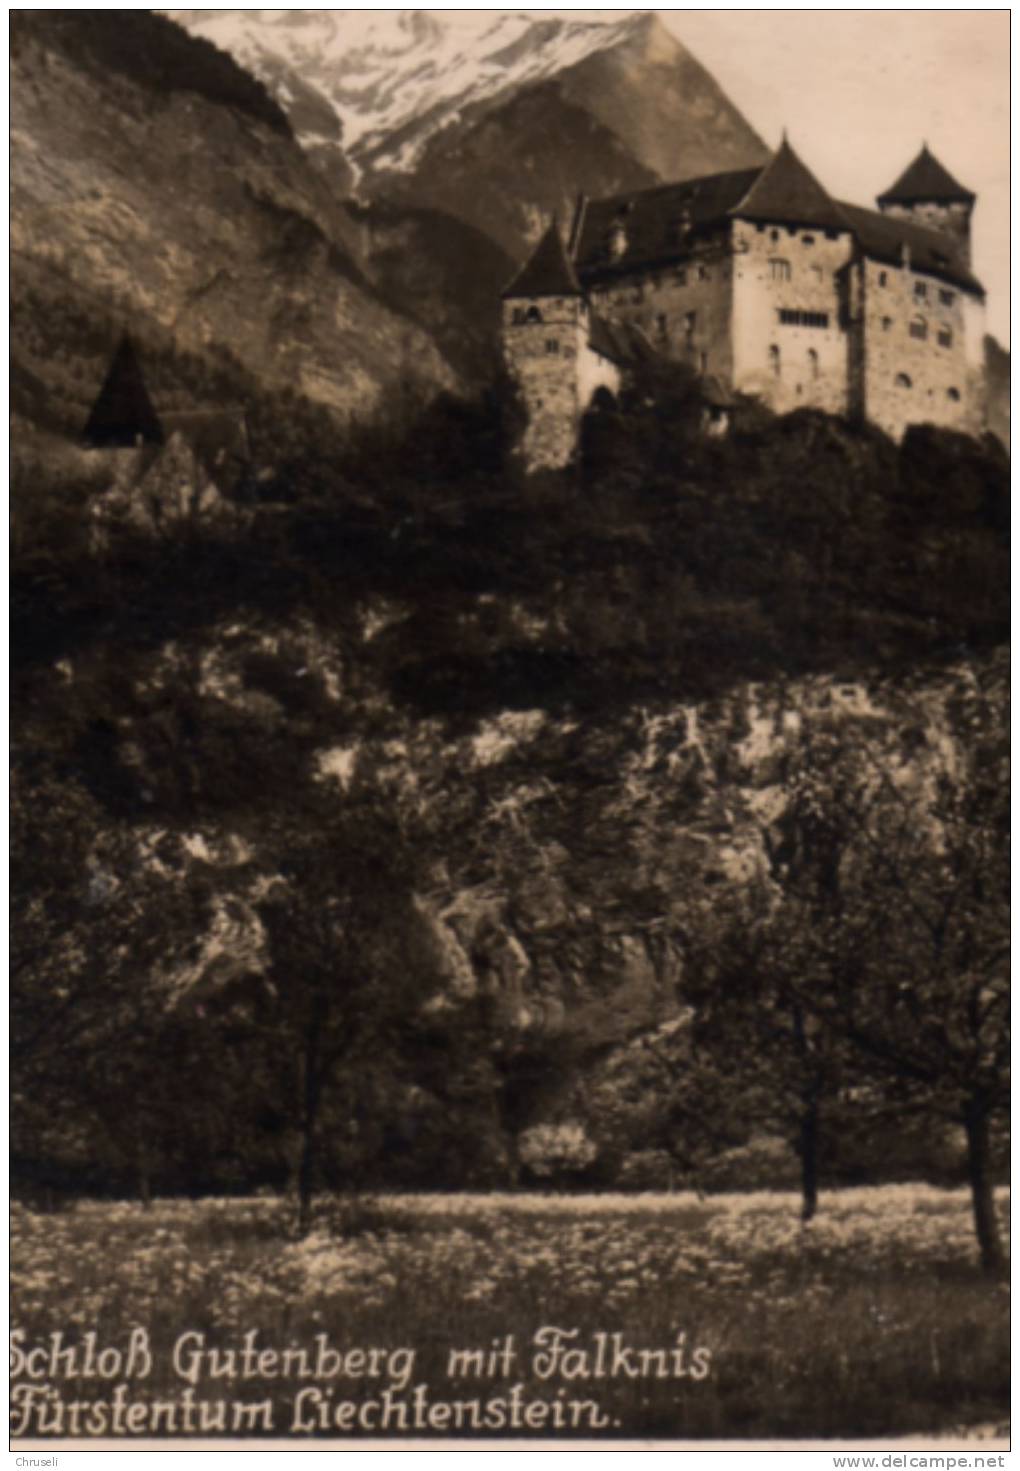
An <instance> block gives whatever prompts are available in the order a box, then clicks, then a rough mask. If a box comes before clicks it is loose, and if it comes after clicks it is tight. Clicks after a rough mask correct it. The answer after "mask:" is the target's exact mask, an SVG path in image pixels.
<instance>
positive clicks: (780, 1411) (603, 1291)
mask: <svg viewBox="0 0 1020 1471" xmlns="http://www.w3.org/2000/svg"><path fill="white" fill-rule="evenodd" d="M999 1206H1000V1209H1001V1211H1002V1214H1003V1216H1004V1217H1005V1213H1006V1210H1007V1208H1008V1199H1007V1198H1006V1196H1005V1195H1004V1194H1003V1195H1002V1197H1001V1198H1000V1200H999ZM292 1221H293V1211H292V1207H291V1205H290V1203H289V1202H287V1201H283V1200H277V1199H243V1200H242V1199H225V1200H202V1201H186V1202H185V1201H159V1202H156V1203H154V1204H153V1205H152V1207H151V1208H149V1209H147V1210H144V1209H142V1208H141V1207H140V1206H137V1205H134V1204H113V1203H99V1202H79V1203H77V1204H76V1205H75V1206H74V1207H72V1208H70V1209H68V1210H66V1211H64V1212H61V1213H58V1214H50V1215H43V1214H36V1213H33V1212H31V1211H28V1210H25V1209H22V1208H16V1210H15V1214H14V1223H13V1237H12V1277H13V1305H12V1323H13V1328H14V1330H15V1337H14V1338H13V1339H12V1342H13V1343H14V1345H15V1347H14V1349H12V1374H13V1379H14V1390H15V1391H18V1390H19V1386H20V1397H19V1396H18V1394H16V1395H15V1402H14V1403H15V1410H14V1412H13V1413H14V1424H13V1430H14V1434H15V1435H19V1434H20V1435H25V1436H32V1437H39V1436H47V1435H52V1436H66V1435H68V1434H70V1433H73V1432H74V1431H75V1430H77V1431H78V1432H79V1433H82V1434H85V1435H88V1434H106V1433H110V1432H111V1430H112V1431H113V1433H120V1434H135V1435H139V1434H153V1433H158V1434H167V1433H168V1434H172V1435H187V1434H198V1433H202V1432H204V1433H206V1434H209V1433H226V1434H229V1433H231V1432H233V1433H235V1434H236V1433H237V1432H238V1430H239V1429H240V1430H241V1431H243V1432H244V1433H250V1434H270V1433H272V1434H274V1435H277V1436H278V1435H281V1434H282V1435H306V1436H331V1437H340V1436H351V1435H363V1436H367V1435H371V1434H373V1433H376V1434H380V1433H381V1434H385V1435H401V1434H412V1433H413V1434H415V1435H416V1436H421V1435H423V1434H425V1435H427V1434H445V1435H449V1434H464V1435H471V1436H475V1437H477V1436H478V1435H479V1434H490V1435H492V1434H495V1435H506V1434H513V1435H529V1434H530V1435H536V1436H538V1437H539V1438H541V1437H548V1436H550V1435H557V1436H569V1435H577V1436H582V1435H583V1436H584V1437H585V1438H590V1437H591V1436H592V1435H593V1434H594V1435H599V1436H614V1435H615V1436H626V1437H638V1436H640V1437H645V1436H654V1437H657V1438H670V1439H694V1438H713V1439H727V1440H729V1439H742V1438H755V1439H761V1438H769V1437H784V1438H790V1437H804V1438H835V1437H839V1438H861V1437H879V1436H882V1437H884V1436H893V1435H918V1434H921V1435H923V1434H935V1433H946V1432H950V1431H957V1432H963V1431H964V1430H966V1429H967V1428H968V1427H971V1428H973V1427H977V1426H985V1427H988V1426H991V1427H993V1428H997V1427H1001V1426H1002V1424H1003V1422H1004V1421H1005V1417H1006V1414H1007V1410H1006V1406H1007V1404H1008V1363H1009V1352H1008V1348H1009V1322H1008V1309H1009V1302H1008V1296H1007V1290H1006V1289H1005V1288H1004V1286H1003V1285H1002V1284H997V1283H994V1282H990V1281H987V1280H985V1279H983V1278H982V1277H981V1275H980V1274H979V1271H978V1267H977V1263H976V1249H975V1244H974V1239H973V1228H972V1223H971V1218H970V1209H969V1202H968V1199H967V1197H966V1195H965V1193H964V1192H962V1191H939V1190H935V1189H931V1188H928V1187H917V1186H911V1187H904V1186H894V1187H881V1188H868V1189H858V1190H846V1191H842V1192H836V1193H832V1194H831V1195H828V1196H826V1197H825V1199H824V1201H823V1209H822V1211H821V1213H820V1214H819V1216H818V1217H817V1218H816V1219H815V1220H814V1221H812V1222H811V1224H810V1225H808V1226H802V1225H801V1224H800V1221H799V1218H798V1201H797V1199H796V1198H795V1197H794V1196H793V1195H786V1194H778V1193H768V1192H762V1193H751V1194H743V1195H732V1196H726V1195H717V1196H712V1197H710V1198H706V1199H699V1198H698V1197H696V1196H694V1195H686V1194H674V1195H662V1196H647V1195H635V1196H604V1195H599V1196H591V1197H581V1196H558V1197H557V1196H538V1195H532V1196H526V1195H512V1196H493V1195H490V1196H467V1195H458V1196H444V1197H438V1196H393V1195H388V1196H385V1197H375V1198H373V1199H371V1200H364V1199H359V1200H355V1201H350V1200H338V1199H332V1198H328V1199H323V1200H322V1201H321V1202H320V1206H319V1211H318V1218H317V1220H316V1223H315V1228H314V1230H313V1231H312V1233H311V1234H310V1235H308V1236H306V1237H305V1238H304V1239H302V1240H299V1239H297V1238H296V1237H295V1235H294V1233H293V1230H292ZM132 1334H134V1335H135V1337H134V1340H132V1338H131V1335H132ZM54 1335H56V1337H54ZM132 1342H133V1343H134V1348H133V1349H132V1352H131V1353H129V1352H128V1348H129V1345H130V1344H131V1343H132ZM313 1348H314V1350H315V1352H314V1353H313V1352H312V1350H313ZM135 1350H137V1352H135ZM33 1352H34V1357H33ZM104 1353H105V1354H106V1358H105V1359H104V1358H102V1355H103V1354H104ZM75 1354H77V1357H75ZM132 1354H133V1361H132ZM331 1354H332V1355H333V1357H332V1358H331V1357H330V1355H331ZM316 1355H318V1357H317V1358H316ZM457 1355H460V1357H457ZM118 1386H120V1387H119V1388H118ZM118 1394H119V1396H120V1400H119V1403H120V1409H119V1410H117V1408H116V1406H114V1407H113V1409H111V1408H110V1406H111V1404H112V1403H113V1400H114V1399H115V1398H116V1396H117V1395H118ZM182 1394H183V1395H184V1396H185V1398H186V1399H187V1400H188V1406H189V1408H188V1410H187V1413H185V1412H184V1411H183V1410H182V1408H181V1404H182ZM238 1399H243V1400H244V1401H245V1403H246V1404H247V1403H248V1402H251V1403H252V1404H253V1405H261V1406H262V1407H263V1408H262V1410H261V1411H257V1410H256V1409H251V1411H250V1412H249V1411H248V1410H243V1411H241V1412H236V1411H233V1409H232V1406H233V1402H234V1401H236V1400H238ZM157 1402H160V1403H161V1404H162V1406H163V1409H162V1410H160V1409H158V1408H157ZM71 1403H77V1404H78V1405H79V1409H78V1410H77V1411H76V1412H75V1414H76V1415H77V1420H76V1421H75V1423H73V1424H72V1423H71V1420H72V1418H73V1417H71V1415H70V1411H69V1410H68V1408H67V1407H68V1406H69V1405H70V1404H71ZM97 1405H99V1406H106V1408H105V1409H102V1410H100V1409H97V1408H96V1406H97ZM198 1405H203V1406H209V1407H210V1408H209V1409H208V1411H207V1412H206V1411H205V1410H203V1411H202V1412H201V1415H200V1414H199V1410H198V1409H197V1408H195V1407H196V1406H198ZM224 1405H225V1406H226V1409H220V1410H217V1409H216V1406H224ZM131 1406H135V1407H136V1410H137V1413H135V1411H133V1410H131V1408H130V1407H131ZM138 1406H142V1407H144V1408H137V1407H138ZM19 1407H20V1408H19ZM89 1407H91V1408H89ZM472 1407H474V1408H472ZM232 1413H233V1414H240V1415H241V1420H240V1424H238V1423H237V1422H236V1421H233V1422H232V1420H231V1418H230V1416H231V1414H232ZM19 1414H20V1416H21V1418H20V1420H19V1419H18V1418H17V1416H18V1415H19ZM132 1414H134V1419H133V1420H132V1419H131V1415H132ZM245 1415H247V1416H248V1418H247V1419H245V1418H244V1416H245ZM118 1416H119V1417H120V1418H119V1419H118V1418H117V1417H118ZM111 1417H112V1418H111ZM125 1417H127V1418H125ZM161 1417H162V1418H161ZM409 1417H410V1418H409Z"/></svg>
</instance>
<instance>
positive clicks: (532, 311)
mask: <svg viewBox="0 0 1020 1471" xmlns="http://www.w3.org/2000/svg"><path fill="white" fill-rule="evenodd" d="M524 320H525V321H526V322H540V321H541V320H542V313H541V312H540V311H539V309H538V307H537V306H529V307H528V310H527V311H526V312H525V314H524Z"/></svg>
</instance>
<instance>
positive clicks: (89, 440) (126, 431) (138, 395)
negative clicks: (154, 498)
mask: <svg viewBox="0 0 1020 1471" xmlns="http://www.w3.org/2000/svg"><path fill="white" fill-rule="evenodd" d="M82 439H83V440H84V441H85V443H86V444H88V445H91V446H92V447H93V448H94V449H123V448H129V447H131V446H133V445H137V444H162V443H163V440H164V434H163V426H162V424H161V423H160V421H159V417H158V415H157V413H156V410H155V409H154V408H153V406H152V400H151V398H150V397H149V390H148V389H147V388H146V386H145V379H144V378H143V376H142V369H141V364H140V363H139V361H138V355H137V353H136V352H135V348H134V343H133V342H132V341H131V338H130V337H129V336H128V334H127V333H126V332H125V334H124V336H123V337H122V338H121V340H120V345H119V347H118V348H117V351H116V353H115V354H114V357H113V362H112V363H111V364H110V367H109V371H108V372H107V374H106V377H105V379H104V380H103V386H102V388H100V390H99V394H98V397H97V398H96V401H95V403H94V404H93V406H92V412H91V413H90V414H89V417H88V421H87V423H86V425H85V428H84V430H83V431H82Z"/></svg>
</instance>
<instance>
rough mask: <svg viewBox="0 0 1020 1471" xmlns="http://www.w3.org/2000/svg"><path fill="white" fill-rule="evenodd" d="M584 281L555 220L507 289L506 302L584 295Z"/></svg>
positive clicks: (504, 295)
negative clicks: (522, 297)
mask: <svg viewBox="0 0 1020 1471" xmlns="http://www.w3.org/2000/svg"><path fill="white" fill-rule="evenodd" d="M580 295H581V283H580V282H579V281H578V279H577V273H576V271H575V270H574V267H573V263H572V262H571V260H570V257H569V256H568V255H567V252H566V248H565V247H564V244H563V238H562V236H561V235H560V227H559V224H558V222H557V221H556V220H555V219H554V220H553V221H552V223H551V224H550V226H549V228H548V230H546V232H545V234H544V235H543V236H542V238H541V240H540V241H539V242H538V244H537V245H536V246H535V249H534V250H533V251H532V253H531V257H530V259H529V260H528V261H527V263H526V264H525V265H524V266H523V267H522V269H521V270H520V271H518V273H517V275H516V276H515V277H514V279H513V280H512V281H511V282H510V285H509V286H508V287H507V288H506V290H505V291H504V292H503V299H504V301H506V300H509V299H510V298H513V297H518V296H580Z"/></svg>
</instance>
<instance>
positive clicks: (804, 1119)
mask: <svg viewBox="0 0 1020 1471" xmlns="http://www.w3.org/2000/svg"><path fill="white" fill-rule="evenodd" d="M797 1152H798V1154H799V1155H800V1196H801V1206H800V1218H801V1220H802V1221H804V1222H807V1221H810V1220H813V1218H814V1215H815V1212H816V1211H817V1210H818V1098H817V1096H816V1095H815V1094H814V1093H811V1094H809V1095H808V1097H807V1098H806V1099H805V1100H804V1112H803V1113H802V1114H801V1116H800V1137H799V1139H798V1141H797Z"/></svg>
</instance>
